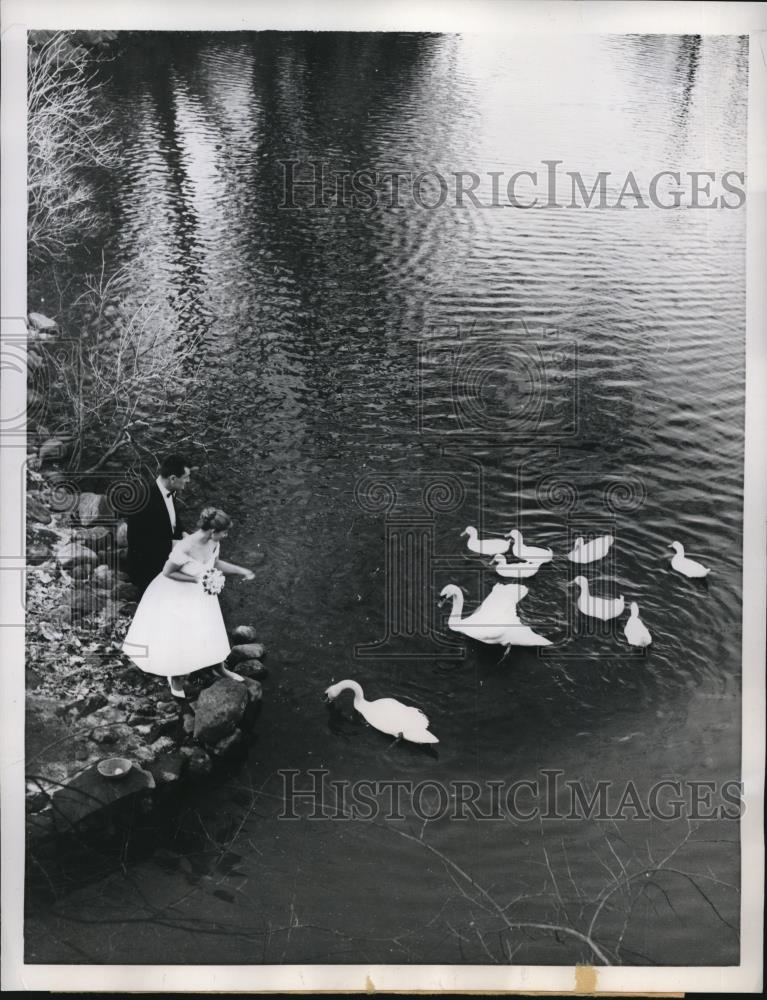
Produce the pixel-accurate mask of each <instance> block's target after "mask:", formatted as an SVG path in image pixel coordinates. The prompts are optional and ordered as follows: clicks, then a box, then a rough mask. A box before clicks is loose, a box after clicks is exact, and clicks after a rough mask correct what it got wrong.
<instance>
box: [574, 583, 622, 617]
mask: <svg viewBox="0 0 767 1000" xmlns="http://www.w3.org/2000/svg"><path fill="white" fill-rule="evenodd" d="M569 586H570V587H572V586H577V587H580V591H581V592H580V594H579V595H578V610H579V611H580V612H581V614H584V615H588V616H589V618H599V619H600V620H601V621H603V622H606V621H609V620H610V619H611V618H617V617H618V615H620V614H623V609H624V608H625V607H626V602H625V601H624V599H623V595H622V594H621V596H620V597H615V598H610V597H593V596H592V595H591V594H590V593H589V581H588V580H587V579H586V577H585V576H576V578H575V579H574V580H573V581H571V583H570V584H569Z"/></svg>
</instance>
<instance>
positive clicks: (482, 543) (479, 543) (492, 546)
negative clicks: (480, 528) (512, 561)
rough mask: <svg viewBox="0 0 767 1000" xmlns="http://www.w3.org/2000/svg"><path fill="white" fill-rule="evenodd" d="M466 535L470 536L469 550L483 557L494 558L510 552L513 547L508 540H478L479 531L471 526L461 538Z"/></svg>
mask: <svg viewBox="0 0 767 1000" xmlns="http://www.w3.org/2000/svg"><path fill="white" fill-rule="evenodd" d="M464 535H468V536H469V541H468V542H467V543H466V544H467V545H468V546H469V550H470V551H471V552H478V553H479V554H480V555H481V556H494V555H497V554H499V553H501V552H508V551H509V546H510V545H511V542H510V541H509V540H508V538H478V537H477V529H476V528H473V527H472V526H471V525H469V527H468V528H466V529H465V530H464V531H462V532H461V538H463V536H464Z"/></svg>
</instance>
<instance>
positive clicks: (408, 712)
mask: <svg viewBox="0 0 767 1000" xmlns="http://www.w3.org/2000/svg"><path fill="white" fill-rule="evenodd" d="M347 690H348V691H353V692H354V707H355V708H356V709H357V711H358V712H359V713H360V715H361V716H362V718H363V719H365V721H366V722H368V723H370V725H371V726H372V727H373V728H374V729H378V730H379V731H380V732H382V733H388V735H389V736H396V737H397V738H398V739H403V740H409V741H410V742H411V743H439V740H438V739H437V737H436V736H435V735H434V734H433V733H430V732H429V729H428V726H429V720H428V719H427V718H426V716H425V715H424V714H423V712H422V711H421V709H420V708H413V707H412V706H411V705H403V704H402V702H401V701H397V700H396V699H395V698H378V699H376V701H365V696H364V694H363V693H362V688H361V687H360V686H359V684H358V683H357V682H356V681H349V680H346V681H339V682H338V683H337V684H331V686H330V687H329V688H328V689H327V690H326V691H325V697H326V698H327V699H328V701H333V699H334V698H337V697H338V696H339V694H341V692H342V691H347Z"/></svg>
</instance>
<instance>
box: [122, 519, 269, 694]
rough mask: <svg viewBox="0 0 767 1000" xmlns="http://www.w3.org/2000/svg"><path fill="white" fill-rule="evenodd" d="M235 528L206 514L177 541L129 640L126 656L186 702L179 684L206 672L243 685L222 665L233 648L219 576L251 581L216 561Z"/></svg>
mask: <svg viewBox="0 0 767 1000" xmlns="http://www.w3.org/2000/svg"><path fill="white" fill-rule="evenodd" d="M231 523H232V519H231V518H230V517H229V516H228V515H227V514H225V513H224V512H223V511H222V510H218V509H217V508H216V507H206V508H205V510H203V512H202V514H201V515H200V520H199V521H198V527H197V531H195V532H194V533H193V534H191V535H187V536H186V537H185V538H182V539H181V541H179V542H176V544H175V546H174V547H173V550H172V551H171V554H170V556H169V557H168V561H167V562H166V563H165V566H164V567H163V571H162V573H160V574H159V575H158V576H156V577H155V578H154V580H152V582H151V583H150V584H149V586H148V587H147V589H146V590H145V591H144V596H143V597H142V598H141V602H140V604H139V606H138V607H137V608H136V614H135V615H134V617H133V621H132V622H131V625H130V628H129V629H128V634H127V635H126V636H125V642H124V643H123V652H124V653H126V654H127V655H128V656H129V657H130V658H131V660H133V662H134V663H135V664H136V666H137V667H139V668H140V669H141V670H144V671H145V672H146V673H149V674H156V675H157V676H160V677H167V678H168V683H169V685H170V689H171V691H172V692H173V694H174V695H175V696H176V697H177V698H183V697H185V695H184V686H183V684H182V682H181V679H182V678H183V677H184V676H186V675H187V674H191V673H192V672H193V671H195V670H203V669H204V668H205V667H211V666H215V668H216V670H217V672H218V673H219V674H220V675H221V676H222V677H231V678H233V679H235V680H242V678H241V677H240V675H239V674H235V673H234V672H233V671H231V670H227V668H226V667H225V666H224V663H223V661H224V660H225V659H226V658H227V656H228V655H229V648H230V647H229V639H228V637H227V634H226V627H225V625H224V619H223V617H222V615H221V608H220V606H219V603H218V589H220V587H218V584H222V583H223V581H222V578H221V576H220V574H222V573H223V574H225V575H226V576H241V577H244V578H245V579H246V580H252V579H253V573H252V572H251V571H250V570H249V569H245V568H244V567H243V566H236V565H234V563H228V562H224V561H223V560H222V559H219V557H218V553H219V546H220V542H221V539H222V538H226V536H227V535H228V534H229V528H230V526H231ZM211 570H218V571H219V573H218V574H216V573H215V572H214V573H211Z"/></svg>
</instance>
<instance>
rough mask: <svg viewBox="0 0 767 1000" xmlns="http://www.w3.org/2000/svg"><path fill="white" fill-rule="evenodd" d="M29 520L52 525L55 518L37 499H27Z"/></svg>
mask: <svg viewBox="0 0 767 1000" xmlns="http://www.w3.org/2000/svg"><path fill="white" fill-rule="evenodd" d="M27 520H29V521H35V522H36V523H37V524H50V523H51V521H52V520H53V516H52V514H51V512H50V511H49V510H48V508H47V507H45V506H43V504H41V503H40V501H39V500H36V499H35V497H30V496H28V497H27Z"/></svg>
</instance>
